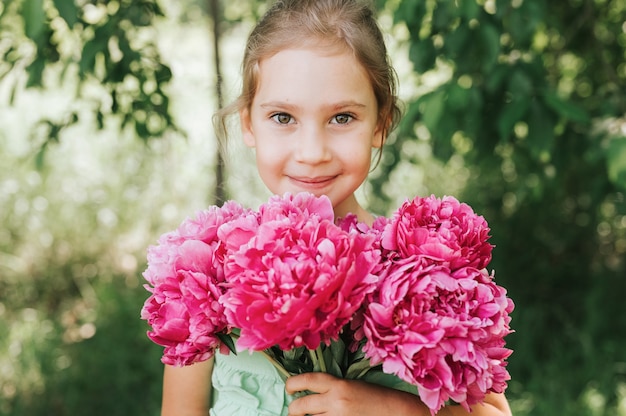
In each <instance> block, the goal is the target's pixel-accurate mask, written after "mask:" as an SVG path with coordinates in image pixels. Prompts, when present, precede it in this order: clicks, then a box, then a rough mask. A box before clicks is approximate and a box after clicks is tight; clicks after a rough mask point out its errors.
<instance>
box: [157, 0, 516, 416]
mask: <svg viewBox="0 0 626 416" xmlns="http://www.w3.org/2000/svg"><path fill="white" fill-rule="evenodd" d="M235 112H237V113H238V114H239V117H240V121H241V129H242V133H243V140H244V142H245V144H246V145H248V146H249V147H251V148H254V149H255V152H256V162H257V168H258V171H259V174H260V176H261V179H262V180H263V182H264V183H265V185H266V186H267V187H268V188H269V190H270V191H271V192H272V193H274V194H279V195H282V194H284V193H285V192H291V193H292V194H295V193H297V192H302V191H306V192H310V193H313V194H315V195H327V196H328V197H329V198H330V200H331V202H332V204H333V207H334V210H335V215H336V216H337V217H341V216H345V215H346V214H348V213H354V214H356V215H357V217H358V219H359V220H360V221H362V222H365V223H368V224H370V225H371V224H372V221H373V217H372V215H371V214H370V213H368V212H367V211H365V210H364V209H363V208H362V207H361V206H360V205H359V203H358V201H357V200H356V198H355V195H354V192H355V190H356V189H357V188H358V187H359V186H360V185H361V184H362V183H363V181H364V180H365V179H366V176H367V174H368V171H369V170H370V165H371V160H372V149H380V148H381V147H382V145H383V143H384V141H385V139H386V137H387V134H388V133H389V131H390V130H391V129H392V128H393V127H394V125H395V124H396V122H397V120H398V117H399V109H398V106H397V100H396V85H395V73H394V71H393V69H392V68H391V66H390V65H389V61H388V58H387V52H386V48H385V44H384V42H383V37H382V34H381V32H380V29H379V27H378V26H377V23H376V20H375V17H374V15H373V12H372V10H371V8H370V7H369V6H368V5H364V4H361V3H360V2H359V1H357V0H279V1H278V2H277V3H276V4H275V5H274V6H273V7H272V8H271V9H270V10H269V11H268V12H267V14H266V15H265V16H264V17H263V18H262V20H261V21H260V22H259V23H258V25H257V26H256V28H255V29H254V30H253V32H252V33H251V35H250V37H249V39H248V43H247V48H246V51H245V55H244V61H243V92H242V94H241V96H240V97H239V99H238V100H237V101H236V102H235V103H233V104H232V105H231V106H230V107H228V108H226V109H225V110H224V111H222V112H221V113H220V114H219V115H218V116H221V121H222V123H221V126H222V127H224V117H225V116H227V115H229V114H232V113H235ZM305 390H308V391H311V392H314V393H318V394H310V395H307V396H304V397H300V398H297V399H296V398H293V396H292V395H293V394H294V393H296V392H299V391H305ZM209 407H211V410H210V414H211V415H213V416H224V415H227V416H234V415H236V416H246V415H250V416H253V415H255V416H256V415H287V414H289V415H305V414H324V415H360V416H363V415H376V416H380V415H393V416H398V415H412V416H418V415H429V414H430V411H429V410H428V408H427V407H426V406H425V405H424V404H423V403H422V402H421V401H420V400H419V398H418V397H417V396H415V395H412V394H410V393H405V392H401V391H398V390H394V389H391V388H387V387H383V386H380V385H374V384H369V383H365V382H361V381H353V380H343V379H338V378H335V377H333V376H331V375H329V374H325V373H307V374H302V375H297V376H293V377H291V378H289V379H288V380H287V382H286V383H283V382H282V380H281V378H280V376H279V375H278V373H277V372H276V370H275V369H274V367H273V366H272V365H271V364H270V363H269V362H268V361H267V360H266V359H265V358H264V357H262V356H261V355H260V354H256V353H255V354H252V355H249V354H248V353H246V352H243V353H240V354H238V355H233V354H230V355H221V354H219V353H218V354H216V355H215V357H214V359H212V360H210V361H206V362H202V363H199V364H195V365H193V366H189V367H182V368H175V367H170V366H166V368H165V373H164V382H163V407H162V414H163V416H170V415H176V416H196V415H197V416H206V415H207V414H208V412H209ZM439 414H441V415H464V414H467V412H466V411H465V410H464V409H463V408H462V407H460V406H446V407H445V408H443V409H442V410H441V411H440V413H439ZM510 414H511V412H510V410H509V406H508V403H507V401H506V399H505V398H504V396H503V395H501V394H494V393H491V394H489V395H487V398H486V400H485V402H484V404H482V405H477V406H474V408H473V412H472V415H475V416H488V415H493V416H495V415H499V416H504V415H510Z"/></svg>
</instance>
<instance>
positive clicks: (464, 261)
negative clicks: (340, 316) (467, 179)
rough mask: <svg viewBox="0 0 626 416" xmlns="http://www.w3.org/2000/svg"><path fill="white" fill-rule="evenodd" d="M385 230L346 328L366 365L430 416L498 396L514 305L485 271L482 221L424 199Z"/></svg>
mask: <svg viewBox="0 0 626 416" xmlns="http://www.w3.org/2000/svg"><path fill="white" fill-rule="evenodd" d="M383 226H384V229H383V231H382V234H379V235H380V238H381V242H380V244H381V247H382V253H383V267H382V269H381V272H380V276H379V277H380V281H379V284H378V287H377V289H376V290H375V291H374V292H373V293H372V294H370V295H368V297H367V301H366V303H367V307H366V308H365V310H364V311H363V316H362V317H360V318H358V319H356V318H355V321H354V322H356V323H358V325H353V329H354V330H355V339H357V340H361V339H364V340H365V341H364V346H363V351H364V352H365V355H366V357H368V358H369V359H370V361H371V364H372V365H377V364H381V363H382V368H383V371H384V372H386V373H390V374H395V375H397V376H398V377H399V378H400V379H402V380H404V381H406V382H408V383H410V384H413V385H416V386H417V388H418V392H419V395H420V398H421V399H422V400H423V401H424V403H425V404H426V405H427V406H428V407H429V408H430V409H431V413H432V414H435V413H436V412H437V411H438V410H439V409H440V408H441V407H442V406H443V405H444V403H445V402H446V401H447V400H449V399H451V400H454V401H455V402H457V403H460V404H461V405H463V406H464V407H465V408H466V409H468V410H469V406H470V405H472V404H474V403H478V402H481V401H482V400H483V399H484V397H485V395H486V393H487V392H488V391H493V392H503V391H504V390H505V388H506V382H507V380H509V378H510V376H509V374H508V372H507V371H506V368H505V367H506V364H507V363H506V361H505V360H506V358H507V357H508V356H509V355H510V354H511V352H512V351H511V350H509V349H506V348H505V347H504V345H505V342H504V337H505V336H506V335H508V334H509V333H510V332H512V331H511V329H510V327H509V323H510V316H509V314H510V313H511V312H512V310H513V307H514V306H513V302H512V301H511V300H510V299H508V298H507V297H506V291H505V290H504V289H503V288H502V287H500V286H498V285H496V284H495V283H494V280H493V276H492V275H489V274H488V273H487V271H486V270H485V269H484V268H485V267H486V266H487V265H488V263H489V261H490V260H491V250H492V246H491V245H490V244H488V243H487V240H488V239H489V235H488V233H489V228H488V226H487V223H486V221H485V220H484V219H483V218H482V217H480V216H478V215H476V214H475V213H474V212H473V211H472V209H471V208H470V207H469V206H468V205H466V204H461V203H459V202H458V201H457V200H456V199H454V198H452V197H444V198H443V199H437V198H435V197H434V196H431V197H429V198H419V197H417V198H415V199H413V200H412V201H409V202H406V203H405V204H403V205H402V206H401V207H400V208H399V209H398V210H397V211H396V213H395V215H394V216H393V218H392V219H391V221H389V222H388V223H387V224H386V225H385V224H383ZM379 229H380V227H379Z"/></svg>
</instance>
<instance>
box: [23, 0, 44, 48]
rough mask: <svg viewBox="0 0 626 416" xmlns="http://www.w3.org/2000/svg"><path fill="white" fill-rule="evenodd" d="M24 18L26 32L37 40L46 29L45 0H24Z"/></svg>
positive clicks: (29, 36)
mask: <svg viewBox="0 0 626 416" xmlns="http://www.w3.org/2000/svg"><path fill="white" fill-rule="evenodd" d="M22 18H23V19H24V33H25V34H26V36H28V38H30V39H32V40H34V41H35V42H37V40H38V38H39V37H40V36H41V34H42V33H43V31H44V26H45V22H46V14H45V12H44V8H43V0H24V2H23V3H22Z"/></svg>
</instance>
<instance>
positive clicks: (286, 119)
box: [270, 113, 293, 124]
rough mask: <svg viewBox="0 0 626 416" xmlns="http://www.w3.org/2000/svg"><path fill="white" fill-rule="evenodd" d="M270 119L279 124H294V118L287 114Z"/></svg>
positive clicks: (275, 115) (278, 114)
mask: <svg viewBox="0 0 626 416" xmlns="http://www.w3.org/2000/svg"><path fill="white" fill-rule="evenodd" d="M270 118H271V119H272V120H274V121H275V122H276V123H278V124H290V123H293V117H291V116H290V115H289V114H287V113H276V114H272V116H271V117H270Z"/></svg>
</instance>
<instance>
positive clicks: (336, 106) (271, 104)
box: [259, 100, 367, 111]
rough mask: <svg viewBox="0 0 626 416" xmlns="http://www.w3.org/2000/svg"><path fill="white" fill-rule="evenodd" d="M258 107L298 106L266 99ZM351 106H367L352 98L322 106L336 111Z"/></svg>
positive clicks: (287, 108) (286, 108)
mask: <svg viewBox="0 0 626 416" xmlns="http://www.w3.org/2000/svg"><path fill="white" fill-rule="evenodd" d="M259 107H261V108H281V109H285V110H291V109H298V108H299V107H300V106H298V105H295V104H290V103H287V102H284V101H268V102H266V103H261V104H259ZM353 107H358V108H367V105H365V104H363V103H360V102H358V101H352V100H348V101H340V102H338V103H333V104H329V105H325V106H324V108H328V109H331V110H333V111H337V110H342V109H345V108H353Z"/></svg>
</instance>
